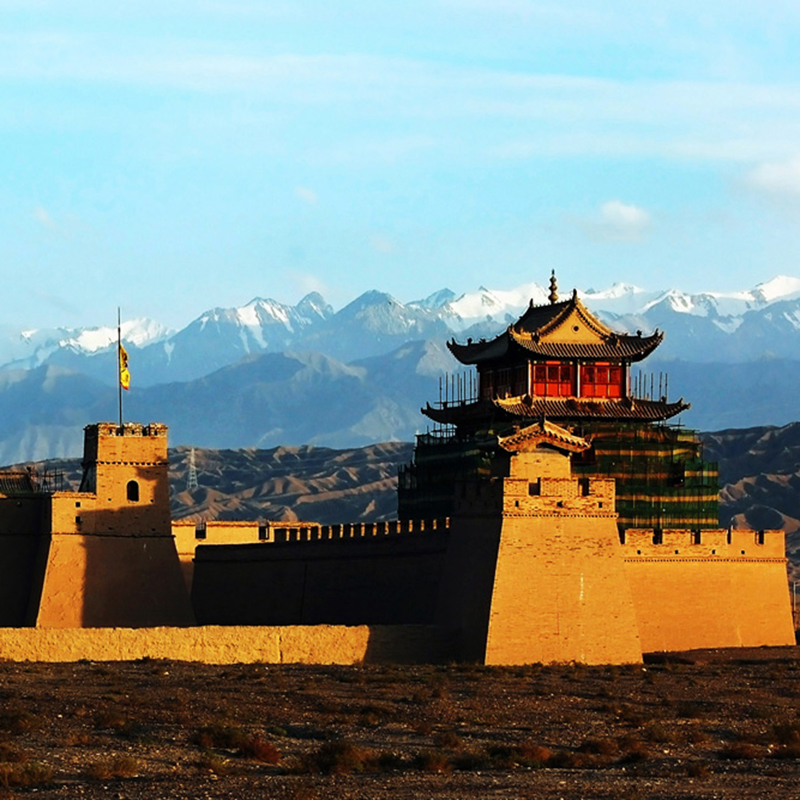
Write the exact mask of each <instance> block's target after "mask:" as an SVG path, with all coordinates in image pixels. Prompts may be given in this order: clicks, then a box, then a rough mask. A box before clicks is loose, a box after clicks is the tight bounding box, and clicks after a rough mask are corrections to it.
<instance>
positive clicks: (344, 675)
mask: <svg viewBox="0 0 800 800" xmlns="http://www.w3.org/2000/svg"><path fill="white" fill-rule="evenodd" d="M798 678H800V652H798V649H797V648H780V649H778V648H770V649H761V650H756V651H742V650H737V651H713V652H711V651H710V652H703V653H699V652H696V653H689V654H683V655H681V656H677V655H676V656H671V657H670V658H669V659H661V660H660V663H648V664H646V665H645V666H644V667H641V666H639V667H581V666H568V667H542V666H539V665H533V666H528V667H519V668H496V667H495V668H490V667H475V666H459V665H456V666H447V667H435V666H420V667H405V666H403V667H401V666H370V667H319V666H314V667H311V666H276V665H264V664H249V665H238V666H210V665H205V664H194V663H185V662H167V661H149V660H145V661H138V662H129V663H89V662H80V663H77V664H16V663H8V662H6V663H0V800H4V798H10V797H20V796H27V795H33V794H35V795H36V797H39V798H68V797H77V798H95V797H98V798H99V797H103V798H119V799H120V800H122V799H123V798H130V799H131V800H137V799H138V798H228V797H230V798H242V797H269V798H277V799H278V800H321V799H322V798H337V800H339V799H341V800H348V799H352V800H355V799H356V798H364V800H374V799H375V798H389V797H391V798H393V800H421V799H422V798H441V800H450V798H453V799H455V798H467V797H469V798H476V797H479V798H503V800H511V799H512V798H539V797H541V798H564V800H567V799H569V800H572V799H573V798H613V799H614V800H637V798H648V800H650V799H651V798H653V799H657V798H756V797H757V798H759V799H760V800H771V799H772V798H775V800H777V799H778V798H780V800H786V798H794V797H800V788H798V786H799V784H798V779H799V778H800V684H799V683H798Z"/></svg>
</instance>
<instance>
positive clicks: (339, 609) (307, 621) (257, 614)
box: [192, 523, 448, 625]
mask: <svg viewBox="0 0 800 800" xmlns="http://www.w3.org/2000/svg"><path fill="white" fill-rule="evenodd" d="M403 527H405V528H406V532H401V531H402V529H403ZM274 534H275V539H276V541H275V542H270V543H269V544H241V545H227V546H224V547H219V546H214V545H200V546H198V547H197V550H196V552H195V568H194V581H193V584H192V602H193V606H194V609H195V614H196V616H197V620H198V622H199V623H200V624H214V625H217V624H220V625H224V624H247V625H313V624H328V623H330V624H341V625H361V624H370V625H377V624H428V623H431V622H432V621H433V618H434V615H435V607H436V599H437V592H438V587H439V581H440V578H441V570H442V565H443V562H444V553H445V549H446V546H447V541H448V531H447V527H445V526H444V524H442V526H440V527H438V528H437V527H435V526H434V525H433V524H432V523H429V524H428V527H427V528H426V527H425V525H424V524H419V525H416V526H411V527H410V528H409V527H408V526H407V525H406V526H403V525H399V524H397V523H395V524H389V523H386V524H384V523H374V524H370V525H367V524H358V525H356V524H353V525H341V526H339V525H336V526H333V525H332V526H316V525H306V526H294V527H287V528H278V529H276V530H275V531H274Z"/></svg>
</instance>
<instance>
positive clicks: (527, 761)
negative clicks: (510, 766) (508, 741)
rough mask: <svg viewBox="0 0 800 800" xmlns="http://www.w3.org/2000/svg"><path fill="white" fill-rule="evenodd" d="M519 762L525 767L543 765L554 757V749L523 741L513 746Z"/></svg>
mask: <svg viewBox="0 0 800 800" xmlns="http://www.w3.org/2000/svg"><path fill="white" fill-rule="evenodd" d="M513 753H514V757H515V758H516V760H517V763H518V764H519V765H520V766H523V767H537V768H538V767H543V766H545V764H547V763H548V762H549V761H550V759H551V758H552V757H553V751H552V750H550V749H549V748H547V747H543V746H542V745H540V744H534V743H533V742H523V743H522V744H519V745H517V746H516V747H515V748H513Z"/></svg>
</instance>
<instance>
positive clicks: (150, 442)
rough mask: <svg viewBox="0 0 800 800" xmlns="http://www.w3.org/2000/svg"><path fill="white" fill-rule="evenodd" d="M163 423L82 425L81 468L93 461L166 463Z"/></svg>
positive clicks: (86, 466) (93, 463)
mask: <svg viewBox="0 0 800 800" xmlns="http://www.w3.org/2000/svg"><path fill="white" fill-rule="evenodd" d="M167 463H168V462H167V426H166V425H163V424H162V423H160V422H151V423H149V424H148V425H142V424H141V423H138V422H126V423H125V424H124V425H123V426H122V427H120V426H119V425H116V424H115V423H113V422H97V423H95V424H94V425H87V426H86V427H85V428H84V429H83V467H84V470H85V469H87V468H90V467H92V466H93V465H95V464H141V465H159V466H161V465H166V464H167Z"/></svg>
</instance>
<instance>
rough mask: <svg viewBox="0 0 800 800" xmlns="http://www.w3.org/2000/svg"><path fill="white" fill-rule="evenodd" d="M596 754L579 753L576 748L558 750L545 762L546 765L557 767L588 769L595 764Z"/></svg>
mask: <svg viewBox="0 0 800 800" xmlns="http://www.w3.org/2000/svg"><path fill="white" fill-rule="evenodd" d="M597 758H598V757H597V756H593V755H591V754H589V753H580V752H578V751H577V750H559V751H558V752H556V753H553V755H552V757H551V758H550V760H549V761H548V762H547V766H548V767H556V768H557V769H590V768H592V767H595V766H597V765H598V764H597V762H596V759H597Z"/></svg>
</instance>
